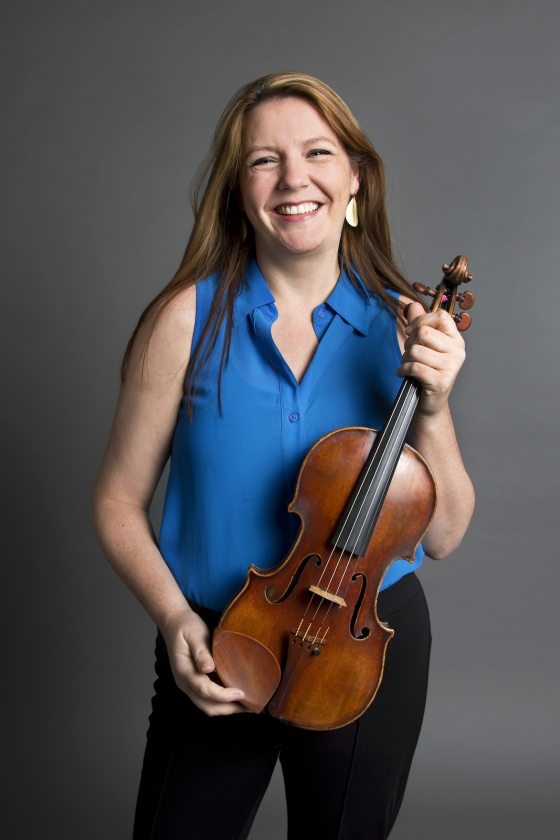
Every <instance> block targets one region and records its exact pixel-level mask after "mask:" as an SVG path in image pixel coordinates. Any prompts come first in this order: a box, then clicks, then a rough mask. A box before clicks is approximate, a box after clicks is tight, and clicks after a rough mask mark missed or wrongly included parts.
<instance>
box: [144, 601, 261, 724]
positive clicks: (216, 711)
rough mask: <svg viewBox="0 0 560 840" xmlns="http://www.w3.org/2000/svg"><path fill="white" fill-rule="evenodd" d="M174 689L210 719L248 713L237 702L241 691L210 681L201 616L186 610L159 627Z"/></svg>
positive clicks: (206, 634) (210, 666) (209, 659)
mask: <svg viewBox="0 0 560 840" xmlns="http://www.w3.org/2000/svg"><path fill="white" fill-rule="evenodd" d="M160 630H161V633H162V635H163V638H164V640H165V645H166V647H167V653H168V656H169V662H170V665H171V670H172V672H173V677H174V679H175V682H176V683H177V686H178V687H179V688H180V689H181V691H184V692H185V694H187V695H188V696H189V697H190V699H191V700H192V702H193V703H194V704H195V706H198V708H199V709H201V710H202V711H203V712H204V713H205V714H207V715H208V716H210V717H214V716H216V715H232V714H236V713H237V712H246V711H248V710H247V709H246V708H245V707H244V706H242V705H241V703H240V702H238V701H239V700H242V699H243V697H244V696H245V695H244V694H243V691H241V689H238V688H235V687H230V688H224V686H222V685H219V684H218V683H216V682H214V681H213V680H212V679H211V678H210V676H209V675H210V674H212V673H213V672H214V671H215V670H216V667H215V665H214V660H213V659H212V655H211V653H210V631H209V629H208V626H207V625H206V624H205V623H204V621H203V620H202V619H201V618H200V616H199V615H198V614H197V613H195V612H194V610H191V609H190V607H187V608H186V609H185V610H182V611H181V612H180V613H178V614H174V615H172V616H169V618H168V619H167V620H166V621H165V625H164V626H163V627H160Z"/></svg>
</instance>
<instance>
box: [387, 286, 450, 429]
mask: <svg viewBox="0 0 560 840" xmlns="http://www.w3.org/2000/svg"><path fill="white" fill-rule="evenodd" d="M404 315H405V318H406V321H407V326H406V327H405V329H404V352H403V357H402V363H401V366H400V368H399V370H398V371H397V373H398V375H399V376H411V377H412V378H414V379H416V380H417V381H418V382H420V384H421V385H422V396H421V398H420V404H419V406H418V411H419V412H420V413H421V414H423V415H424V416H429V415H434V414H439V413H440V412H442V411H444V410H446V408H447V401H448V399H449V394H450V393H451V389H452V388H453V384H454V382H455V380H456V378H457V374H458V373H459V371H460V370H461V366H462V364H463V362H464V360H465V342H464V341H463V338H462V336H461V333H460V332H459V330H458V329H457V327H456V325H455V321H454V320H453V318H452V317H451V315H449V313H448V312H445V311H444V310H442V309H440V310H438V311H437V312H426V311H425V310H424V309H423V307H422V305H421V304H420V303H416V302H414V303H409V304H408V306H407V307H406V308H405V310H404Z"/></svg>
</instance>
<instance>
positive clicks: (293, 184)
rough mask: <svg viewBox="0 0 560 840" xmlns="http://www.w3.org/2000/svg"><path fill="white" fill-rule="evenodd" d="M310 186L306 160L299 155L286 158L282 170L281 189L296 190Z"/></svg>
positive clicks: (279, 185)
mask: <svg viewBox="0 0 560 840" xmlns="http://www.w3.org/2000/svg"><path fill="white" fill-rule="evenodd" d="M308 184H309V176H308V173H307V165H306V161H305V159H304V158H302V157H300V156H299V155H293V156H289V157H288V156H287V157H285V158H284V160H283V161H282V166H281V169H280V181H279V184H278V187H279V189H281V190H296V189H300V188H301V187H306V186H307V185H308Z"/></svg>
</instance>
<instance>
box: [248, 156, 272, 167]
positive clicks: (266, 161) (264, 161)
mask: <svg viewBox="0 0 560 840" xmlns="http://www.w3.org/2000/svg"><path fill="white" fill-rule="evenodd" d="M275 162H276V159H275V158H273V157H261V158H257V160H254V161H253V162H252V164H251V167H252V168H253V169H262V168H263V167H265V166H270V164H272V163H275Z"/></svg>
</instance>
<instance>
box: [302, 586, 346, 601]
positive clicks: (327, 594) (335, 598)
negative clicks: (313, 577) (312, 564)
mask: <svg viewBox="0 0 560 840" xmlns="http://www.w3.org/2000/svg"><path fill="white" fill-rule="evenodd" d="M309 591H310V592H313V594H314V595H319V597H320V598H325V600H326V601H332V603H333V604H336V605H337V606H338V607H345V606H346V601H345V600H344V598H342V597H341V596H340V595H334V594H333V593H332V592H327V590H326V589H321V587H320V586H315V584H314V583H313V584H311V586H310V587H309Z"/></svg>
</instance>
